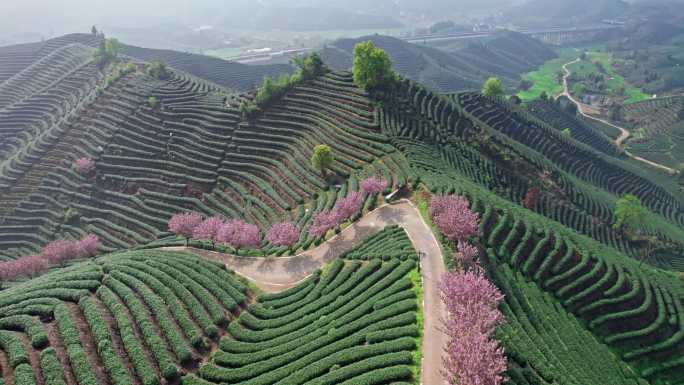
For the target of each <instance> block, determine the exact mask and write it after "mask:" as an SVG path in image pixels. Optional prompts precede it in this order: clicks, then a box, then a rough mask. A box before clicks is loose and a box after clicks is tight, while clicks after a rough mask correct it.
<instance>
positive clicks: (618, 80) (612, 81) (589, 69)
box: [568, 51, 651, 104]
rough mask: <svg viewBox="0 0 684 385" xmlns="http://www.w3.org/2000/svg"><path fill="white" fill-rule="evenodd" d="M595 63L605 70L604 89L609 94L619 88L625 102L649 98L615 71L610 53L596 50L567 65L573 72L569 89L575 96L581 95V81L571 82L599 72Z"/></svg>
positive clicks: (613, 93) (636, 101)
mask: <svg viewBox="0 0 684 385" xmlns="http://www.w3.org/2000/svg"><path fill="white" fill-rule="evenodd" d="M596 63H600V64H601V65H602V68H603V69H604V70H605V76H607V77H608V79H607V81H606V87H607V89H606V91H607V93H608V94H609V95H620V92H621V90H624V96H625V97H626V98H627V99H626V100H625V102H624V103H625V104H631V103H638V102H641V101H644V100H648V99H650V98H651V95H647V94H645V93H644V92H643V91H641V90H640V89H639V88H637V87H634V86H632V85H630V84H628V83H627V82H626V81H625V78H624V77H623V76H622V75H620V74H619V73H617V71H615V69H614V68H613V56H612V54H610V53H608V52H596V51H588V52H587V56H586V59H584V60H581V61H579V62H577V63H574V64H571V65H570V66H568V69H569V70H570V72H572V74H573V75H572V77H571V86H570V89H571V91H572V93H573V94H574V95H575V96H581V95H582V94H583V89H584V88H583V86H582V84H581V83H575V84H572V82H576V81H577V79H586V78H587V77H589V76H591V75H596V74H599V73H601V71H600V70H599V68H598V67H597V65H596Z"/></svg>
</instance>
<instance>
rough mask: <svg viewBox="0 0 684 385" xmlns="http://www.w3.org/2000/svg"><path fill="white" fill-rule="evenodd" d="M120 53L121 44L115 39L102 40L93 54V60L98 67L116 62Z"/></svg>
mask: <svg viewBox="0 0 684 385" xmlns="http://www.w3.org/2000/svg"><path fill="white" fill-rule="evenodd" d="M120 51H121V43H119V41H118V40H116V39H103V40H102V41H101V42H100V45H99V46H98V47H97V49H96V50H95V53H94V54H93V60H95V63H96V64H97V65H98V66H100V67H105V66H107V65H108V64H110V63H113V62H114V61H116V59H117V57H118V56H119V52H120Z"/></svg>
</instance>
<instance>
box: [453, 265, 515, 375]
mask: <svg viewBox="0 0 684 385" xmlns="http://www.w3.org/2000/svg"><path fill="white" fill-rule="evenodd" d="M440 290H441V297H442V302H444V304H445V306H446V309H447V319H446V321H445V329H446V333H447V336H448V337H449V341H448V342H447V357H446V358H444V360H443V364H444V375H445V376H446V378H447V380H448V381H449V383H450V384H452V385H500V384H502V383H503V382H504V380H505V378H504V376H503V373H504V372H505V371H506V357H505V355H504V351H503V348H502V347H501V346H499V343H498V342H497V341H496V340H495V339H494V337H493V336H494V332H495V329H496V326H497V325H498V324H500V323H501V322H503V321H504V317H503V315H502V314H501V312H500V311H499V310H498V305H499V303H500V302H501V300H502V299H503V294H501V292H500V291H499V290H498V289H497V288H496V287H495V286H494V285H493V284H492V283H491V282H489V281H488V280H487V278H485V277H484V275H483V274H482V273H481V272H464V271H459V272H450V273H446V274H445V275H444V276H443V277H442V280H441V282H440Z"/></svg>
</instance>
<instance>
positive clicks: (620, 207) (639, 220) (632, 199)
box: [613, 194, 648, 231]
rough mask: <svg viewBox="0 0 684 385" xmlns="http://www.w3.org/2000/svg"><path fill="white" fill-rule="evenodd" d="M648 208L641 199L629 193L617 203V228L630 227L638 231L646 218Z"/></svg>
mask: <svg viewBox="0 0 684 385" xmlns="http://www.w3.org/2000/svg"><path fill="white" fill-rule="evenodd" d="M647 214H648V209H646V208H645V207H644V206H642V204H641V200H639V198H637V197H636V196H634V195H632V194H627V195H625V196H623V197H622V198H620V199H618V201H617V202H616V203H615V224H613V228H614V229H616V230H621V229H625V228H627V229H630V230H633V231H638V230H639V229H641V227H642V224H643V223H644V221H645V220H646V216H647Z"/></svg>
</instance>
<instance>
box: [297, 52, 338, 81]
mask: <svg viewBox="0 0 684 385" xmlns="http://www.w3.org/2000/svg"><path fill="white" fill-rule="evenodd" d="M292 61H293V62H294V64H295V65H296V66H297V73H296V74H295V76H296V77H297V78H298V80H311V79H314V78H317V77H319V76H322V75H325V74H326V73H328V72H329V71H330V69H329V68H328V66H326V65H325V63H324V62H323V59H322V58H321V55H320V54H319V53H318V52H314V53H312V54H310V55H299V56H295V58H294V59H292Z"/></svg>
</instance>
